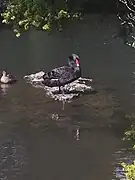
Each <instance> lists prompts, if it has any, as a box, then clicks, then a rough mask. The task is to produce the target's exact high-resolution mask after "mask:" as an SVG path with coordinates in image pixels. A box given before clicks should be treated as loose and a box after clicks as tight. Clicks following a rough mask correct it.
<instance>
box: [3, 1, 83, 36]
mask: <svg viewBox="0 0 135 180" xmlns="http://www.w3.org/2000/svg"><path fill="white" fill-rule="evenodd" d="M1 16H2V17H3V21H2V23H5V24H11V25H12V27H13V31H14V32H15V34H16V37H19V36H20V35H21V33H22V32H24V31H28V30H29V29H30V28H31V27H34V28H36V29H40V30H44V31H51V30H52V29H53V28H54V27H55V28H56V29H57V30H59V31H61V30H62V28H63V26H64V23H65V21H67V20H73V19H76V18H77V19H78V18H79V17H80V13H78V11H76V10H75V9H73V10H69V8H68V1H65V0H61V1H59V0H56V1H54V0H52V1H50V0H44V1H43V0H9V2H8V3H7V6H6V8H5V10H4V11H3V13H1Z"/></svg>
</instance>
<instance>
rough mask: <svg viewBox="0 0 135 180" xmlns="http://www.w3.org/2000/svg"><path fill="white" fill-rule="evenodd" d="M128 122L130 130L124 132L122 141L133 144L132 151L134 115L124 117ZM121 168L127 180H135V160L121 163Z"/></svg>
mask: <svg viewBox="0 0 135 180" xmlns="http://www.w3.org/2000/svg"><path fill="white" fill-rule="evenodd" d="M126 118H127V119H128V120H130V121H131V126H130V128H129V129H128V130H127V131H126V132H125V136H124V138H123V139H124V140H130V141H132V142H133V144H134V146H133V149H135V114H132V115H131V116H129V115H128V116H126ZM121 166H122V167H123V173H124V175H125V177H126V179H127V180H135V160H134V161H132V162H130V163H124V162H122V163H121Z"/></svg>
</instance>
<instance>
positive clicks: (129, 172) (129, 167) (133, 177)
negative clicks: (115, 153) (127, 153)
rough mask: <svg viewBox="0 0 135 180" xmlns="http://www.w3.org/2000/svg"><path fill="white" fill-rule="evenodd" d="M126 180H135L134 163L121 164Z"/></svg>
mask: <svg viewBox="0 0 135 180" xmlns="http://www.w3.org/2000/svg"><path fill="white" fill-rule="evenodd" d="M121 165H122V167H123V172H124V174H125V176H126V179H127V180H135V161H133V163H131V164H126V163H124V162H123V163H121Z"/></svg>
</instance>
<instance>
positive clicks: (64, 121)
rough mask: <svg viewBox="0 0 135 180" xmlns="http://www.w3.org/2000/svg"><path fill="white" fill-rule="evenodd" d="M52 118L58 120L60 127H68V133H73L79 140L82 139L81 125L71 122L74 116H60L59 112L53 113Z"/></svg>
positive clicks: (57, 123)
mask: <svg viewBox="0 0 135 180" xmlns="http://www.w3.org/2000/svg"><path fill="white" fill-rule="evenodd" d="M51 119H52V120H54V121H55V122H56V125H57V126H58V127H59V128H62V129H67V131H68V134H69V135H71V136H72V137H73V138H74V139H76V140H77V141H78V140H80V126H79V125H75V124H72V123H70V120H71V119H72V118H70V117H66V116H63V117H62V116H60V115H59V114H51Z"/></svg>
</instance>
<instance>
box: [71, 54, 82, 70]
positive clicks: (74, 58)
mask: <svg viewBox="0 0 135 180" xmlns="http://www.w3.org/2000/svg"><path fill="white" fill-rule="evenodd" d="M68 62H69V65H70V66H73V65H76V66H78V67H79V66H80V60H79V56H78V55H76V54H72V55H71V56H69V57H68Z"/></svg>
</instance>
